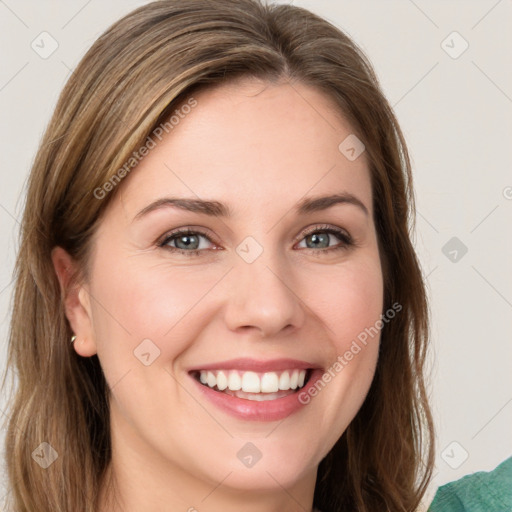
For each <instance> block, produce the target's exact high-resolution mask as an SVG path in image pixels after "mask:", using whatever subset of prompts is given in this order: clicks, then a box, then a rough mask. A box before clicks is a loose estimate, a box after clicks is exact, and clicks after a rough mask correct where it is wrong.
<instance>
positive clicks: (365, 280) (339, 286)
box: [303, 257, 383, 354]
mask: <svg viewBox="0 0 512 512" xmlns="http://www.w3.org/2000/svg"><path fill="white" fill-rule="evenodd" d="M308 282H309V284H304V286H303V289H304V292H303V296H304V298H305V299H306V298H307V300H305V302H307V303H308V305H309V306H310V307H311V308H312V309H313V310H314V312H315V313H316V315H317V317H318V318H319V319H320V320H321V322H322V324H323V325H325V326H327V327H328V330H327V334H328V336H329V337H330V338H331V340H332V342H333V345H334V347H335V348H336V351H337V353H338V354H339V353H343V352H344V351H345V350H347V348H348V346H349V345H350V342H351V340H352V339H354V338H356V337H357V336H358V335H359V334H360V333H361V332H363V331H364V329H365V328H368V327H370V326H372V325H374V324H375V322H376V321H377V320H378V319H379V318H380V315H381V313H382V309H383V282H382V273H381V268H380V263H379V260H378V258H371V257H368V258H360V259H359V260H356V259H355V258H354V260H352V261H350V262H347V264H346V265H343V266H340V267H339V268H338V269H336V270H333V268H332V267H331V268H326V269H325V270H322V271H320V272H317V273H316V275H315V279H314V280H311V279H310V278H309V281H308Z"/></svg>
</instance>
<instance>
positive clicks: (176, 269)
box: [91, 248, 223, 373]
mask: <svg viewBox="0 0 512 512" xmlns="http://www.w3.org/2000/svg"><path fill="white" fill-rule="evenodd" d="M98 261H101V262H102V263H101V265H97V266H96V269H97V270H96V272H95V275H94V287H93V288H92V289H91V294H92V295H93V297H94V299H96V300H93V301H92V302H93V304H92V305H93V317H94V325H95V333H96V336H97V340H96V342H97V345H98V355H99V356H100V359H101V358H102V356H103V358H102V363H105V372H106V373H107V368H108V367H109V366H111V364H113V365H116V366H121V365H124V366H126V364H127V363H130V364H131V363H133V357H134V355H133V351H134V350H135V349H136V348H137V347H138V346H139V345H140V344H141V343H142V342H143V340H147V339H149V340H151V341H152V343H154V344H155V346H156V347H158V350H159V351H160V355H161V356H162V359H161V361H162V360H172V359H174V358H175V357H177V356H178V355H179V354H180V353H181V352H182V351H184V350H185V349H186V348H187V346H188V343H189V342H190V340H191V339H195V338H197V337H198V336H199V334H200V332H201V330H202V329H203V326H204V323H205V321H207V318H208V317H207V314H205V309H204V307H203V306H204V304H205V303H207V295H208V293H209V291H210V290H211V289H212V288H213V286H214V285H215V283H216V282H218V281H219V279H220V278H221V277H222V273H223V270H222V269H220V268H219V269H214V268H210V269H209V270H208V271H207V272H206V271H203V270H200V269H199V267H197V266H196V267H194V266H191V267H188V268H187V267H185V266H175V265H174V266H173V265H172V264H171V263H169V262H166V261H163V262H159V263H157V264H149V265H148V262H147V258H145V257H144V256H142V257H141V258H137V257H133V258H126V256H124V257H121V255H119V257H118V258H116V257H115V253H114V252H113V251H111V252H110V253H109V251H108V248H106V250H104V251H103V254H102V255H100V254H98ZM199 310H201V313H202V314H201V316H200V317H198V314H197V311H199ZM146 343H147V342H146ZM155 350H156V349H155ZM110 363H111V364H110Z"/></svg>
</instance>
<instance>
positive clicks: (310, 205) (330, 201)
mask: <svg viewBox="0 0 512 512" xmlns="http://www.w3.org/2000/svg"><path fill="white" fill-rule="evenodd" d="M336 204H351V205H354V206H357V207H358V208H360V209H361V210H362V211H363V212H364V213H365V214H366V215H367V216H368V215H369V212H368V209H367V208H366V206H365V204H364V203H363V202H362V201H361V200H360V199H358V198H357V197H356V196H354V195H353V194H349V193H347V192H342V193H340V194H331V195H328V196H319V197H307V198H305V199H302V200H301V201H299V202H298V203H297V204H296V205H295V212H296V213H297V214H298V215H304V214H306V213H312V212H318V211H323V210H326V209H328V208H330V207H331V206H334V205H336ZM167 206H174V207H175V208H180V209H181V210H185V211H189V212H195V213H203V214H205V215H210V216H212V217H231V216H232V212H231V210H230V208H229V207H228V206H227V205H225V204H224V203H221V202H219V201H206V200H204V199H188V198H180V197H163V198H161V199H157V200H156V201H154V202H153V203H151V204H149V205H148V206H146V207H145V208H143V209H142V210H141V211H140V212H139V213H137V215H136V216H135V217H134V219H133V220H138V219H140V218H141V217H143V216H145V215H147V214H148V213H149V212H152V211H154V210H159V209H161V208H163V207H167Z"/></svg>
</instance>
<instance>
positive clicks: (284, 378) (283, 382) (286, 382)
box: [279, 372, 290, 391]
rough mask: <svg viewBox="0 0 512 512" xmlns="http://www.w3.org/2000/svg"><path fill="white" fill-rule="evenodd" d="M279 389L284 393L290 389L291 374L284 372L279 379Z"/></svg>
mask: <svg viewBox="0 0 512 512" xmlns="http://www.w3.org/2000/svg"><path fill="white" fill-rule="evenodd" d="M279 389H282V390H283V391H286V390H287V389H290V374H289V373H288V372H283V373H282V374H281V377H279Z"/></svg>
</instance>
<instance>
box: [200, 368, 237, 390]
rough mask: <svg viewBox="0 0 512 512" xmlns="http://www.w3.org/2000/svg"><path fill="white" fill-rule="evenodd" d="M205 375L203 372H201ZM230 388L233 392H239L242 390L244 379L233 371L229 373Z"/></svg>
mask: <svg viewBox="0 0 512 512" xmlns="http://www.w3.org/2000/svg"><path fill="white" fill-rule="evenodd" d="M201 373H203V372H201ZM228 388H229V389H230V390H231V391H238V390H240V389H242V379H241V377H240V375H239V374H238V372H235V371H231V372H229V379H228Z"/></svg>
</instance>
